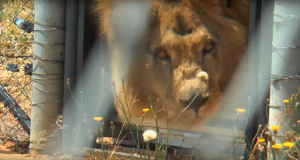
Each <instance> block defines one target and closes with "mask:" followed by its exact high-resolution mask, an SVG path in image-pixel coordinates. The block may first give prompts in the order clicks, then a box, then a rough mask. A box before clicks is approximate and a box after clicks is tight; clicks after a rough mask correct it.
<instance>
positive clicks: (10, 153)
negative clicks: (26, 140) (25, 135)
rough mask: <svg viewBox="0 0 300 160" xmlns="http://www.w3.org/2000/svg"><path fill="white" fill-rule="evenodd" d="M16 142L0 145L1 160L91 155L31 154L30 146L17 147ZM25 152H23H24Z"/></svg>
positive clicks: (66, 159)
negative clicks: (52, 155) (54, 155)
mask: <svg viewBox="0 0 300 160" xmlns="http://www.w3.org/2000/svg"><path fill="white" fill-rule="evenodd" d="M14 146H15V144H14V143H13V142H11V141H7V142H5V143H4V144H3V145H0V160H50V159H51V160H56V159H57V160H71V159H74V160H88V159H89V157H68V156H61V157H50V156H37V155H35V156H34V155H30V154H29V152H28V148H15V147H14ZM22 152H23V153H22Z"/></svg>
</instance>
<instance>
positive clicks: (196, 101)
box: [179, 90, 209, 117]
mask: <svg viewBox="0 0 300 160" xmlns="http://www.w3.org/2000/svg"><path fill="white" fill-rule="evenodd" d="M189 95H190V96H189V98H184V97H180V98H179V101H180V104H181V106H182V107H184V108H185V107H187V106H188V109H192V110H193V111H195V114H196V117H198V111H199V108H200V107H201V106H203V104H204V103H205V102H206V101H207V99H208V98H209V96H205V97H203V95H202V94H201V92H199V90H192V91H190V93H189Z"/></svg>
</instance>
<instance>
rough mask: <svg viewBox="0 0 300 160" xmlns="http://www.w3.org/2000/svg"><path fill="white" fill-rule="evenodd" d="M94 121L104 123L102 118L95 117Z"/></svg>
mask: <svg viewBox="0 0 300 160" xmlns="http://www.w3.org/2000/svg"><path fill="white" fill-rule="evenodd" d="M94 120H95V121H97V122H99V121H102V117H95V118H94Z"/></svg>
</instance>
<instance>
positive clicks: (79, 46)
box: [76, 0, 85, 91]
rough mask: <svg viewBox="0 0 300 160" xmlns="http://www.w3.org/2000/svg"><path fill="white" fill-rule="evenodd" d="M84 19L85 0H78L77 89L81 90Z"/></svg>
mask: <svg viewBox="0 0 300 160" xmlns="http://www.w3.org/2000/svg"><path fill="white" fill-rule="evenodd" d="M84 20H85V0H79V15H78V39H77V40H78V41H77V79H78V82H77V86H76V87H77V90H78V91H82V71H83V61H84V58H83V57H84V24H85V23H84Z"/></svg>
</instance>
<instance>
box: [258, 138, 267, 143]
mask: <svg viewBox="0 0 300 160" xmlns="http://www.w3.org/2000/svg"><path fill="white" fill-rule="evenodd" d="M257 141H258V143H263V142H265V139H263V138H258V140H257Z"/></svg>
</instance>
